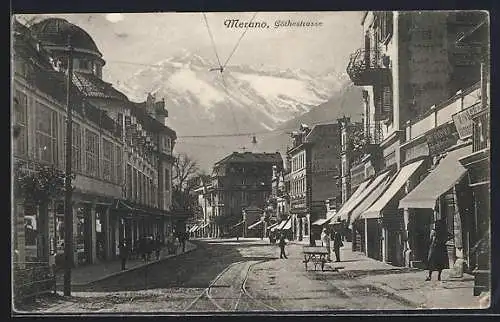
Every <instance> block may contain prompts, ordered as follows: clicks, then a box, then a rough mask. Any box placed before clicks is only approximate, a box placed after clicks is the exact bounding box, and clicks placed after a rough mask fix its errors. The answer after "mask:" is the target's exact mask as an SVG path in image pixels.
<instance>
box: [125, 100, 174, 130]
mask: <svg viewBox="0 0 500 322" xmlns="http://www.w3.org/2000/svg"><path fill="white" fill-rule="evenodd" d="M128 107H129V108H130V110H131V113H132V114H133V115H134V116H135V117H137V119H138V120H139V121H140V122H141V123H142V124H143V125H144V126H146V127H147V128H150V129H157V130H159V131H160V132H166V133H168V135H169V136H170V137H172V138H174V139H175V138H177V133H176V132H175V131H174V130H173V129H171V128H170V127H168V126H167V125H165V124H164V123H162V122H160V121H159V120H157V119H155V118H154V117H153V116H152V115H150V114H149V113H148V111H147V109H146V103H145V102H141V103H136V102H131V101H129V104H128Z"/></svg>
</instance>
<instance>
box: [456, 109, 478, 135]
mask: <svg viewBox="0 0 500 322" xmlns="http://www.w3.org/2000/svg"><path fill="white" fill-rule="evenodd" d="M480 111H481V104H480V103H477V104H474V105H472V106H471V107H469V108H466V109H465V110H463V111H460V112H458V113H455V114H453V115H452V116H451V117H452V119H453V123H454V124H455V127H456V129H457V132H458V137H459V138H460V139H464V138H466V137H469V136H472V126H473V122H472V116H473V115H475V114H477V113H479V112H480Z"/></svg>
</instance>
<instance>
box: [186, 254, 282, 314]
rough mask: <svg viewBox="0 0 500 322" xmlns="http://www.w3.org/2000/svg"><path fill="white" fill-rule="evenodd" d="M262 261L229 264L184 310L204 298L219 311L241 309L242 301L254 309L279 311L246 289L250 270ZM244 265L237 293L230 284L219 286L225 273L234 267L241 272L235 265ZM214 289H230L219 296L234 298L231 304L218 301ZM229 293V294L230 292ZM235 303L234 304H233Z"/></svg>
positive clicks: (227, 298) (188, 309)
mask: <svg viewBox="0 0 500 322" xmlns="http://www.w3.org/2000/svg"><path fill="white" fill-rule="evenodd" d="M261 262H262V261H257V262H243V261H239V262H235V263H232V264H231V265H229V266H227V267H226V268H225V269H224V270H223V271H222V272H221V273H219V275H217V276H216V277H215V278H214V279H213V280H212V281H211V282H210V285H209V286H208V287H207V288H206V289H204V290H203V291H202V292H201V293H200V294H199V295H198V296H197V297H196V298H195V299H194V300H193V301H191V302H190V303H189V305H187V306H186V307H185V308H184V310H183V311H184V312H189V311H190V310H191V309H192V308H194V307H195V306H196V304H198V303H200V301H202V300H204V299H205V300H208V301H209V302H210V303H211V304H212V305H213V306H214V307H215V308H216V309H217V311H222V312H237V311H238V310H239V309H240V306H241V303H245V304H246V305H250V307H251V308H252V311H269V310H270V311H277V309H276V308H274V307H273V306H271V305H269V304H267V303H264V302H263V301H261V300H259V299H257V298H255V297H254V296H252V295H251V294H250V293H249V292H248V291H247V289H246V283H247V280H248V276H249V275H250V272H251V270H252V267H253V266H255V265H257V264H259V263H261ZM242 265H243V266H244V267H243V269H244V277H243V280H242V281H240V283H239V284H240V285H238V286H239V287H238V288H237V289H238V292H237V294H235V292H233V291H232V290H233V288H231V287H230V286H225V285H222V286H218V285H217V282H219V281H220V280H221V279H222V278H223V277H225V275H226V274H227V273H228V272H229V271H230V270H232V269H235V272H236V273H241V272H242V270H238V269H237V268H235V267H238V266H242ZM214 289H225V290H228V291H229V292H227V291H226V292H224V294H223V296H222V297H221V296H219V297H218V298H223V299H224V300H233V301H231V304H230V305H229V307H228V305H224V304H221V303H219V302H217V300H216V298H214V296H213V295H212V293H213V292H212V290H214ZM228 293H229V294H228ZM233 303H234V304H233ZM242 311H246V310H245V309H243V310H242Z"/></svg>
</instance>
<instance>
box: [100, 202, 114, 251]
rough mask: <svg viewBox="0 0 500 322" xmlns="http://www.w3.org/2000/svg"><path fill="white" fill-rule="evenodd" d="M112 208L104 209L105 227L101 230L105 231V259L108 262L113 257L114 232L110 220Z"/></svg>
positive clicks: (102, 226)
mask: <svg viewBox="0 0 500 322" xmlns="http://www.w3.org/2000/svg"><path fill="white" fill-rule="evenodd" d="M110 208H111V206H107V207H105V208H103V209H104V213H103V214H102V217H103V218H102V219H101V220H103V222H104V225H101V229H102V230H103V234H104V258H105V259H106V260H109V259H111V257H112V249H111V246H112V244H113V243H112V240H111V231H112V228H111V225H110V223H111V220H110V216H111V214H110Z"/></svg>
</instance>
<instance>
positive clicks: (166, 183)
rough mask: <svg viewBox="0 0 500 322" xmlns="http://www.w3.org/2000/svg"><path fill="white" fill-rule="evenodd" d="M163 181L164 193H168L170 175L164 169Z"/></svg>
mask: <svg viewBox="0 0 500 322" xmlns="http://www.w3.org/2000/svg"><path fill="white" fill-rule="evenodd" d="M164 181H165V183H164V184H165V185H164V190H165V191H170V173H169V171H168V169H165V178H164Z"/></svg>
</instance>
